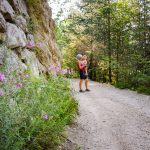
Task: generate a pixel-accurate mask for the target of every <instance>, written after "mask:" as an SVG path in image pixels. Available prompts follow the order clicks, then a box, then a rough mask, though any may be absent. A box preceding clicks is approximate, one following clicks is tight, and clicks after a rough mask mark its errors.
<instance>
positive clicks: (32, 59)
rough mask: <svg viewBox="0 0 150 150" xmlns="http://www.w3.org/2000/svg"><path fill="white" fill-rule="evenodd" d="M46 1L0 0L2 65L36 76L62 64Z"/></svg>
mask: <svg viewBox="0 0 150 150" xmlns="http://www.w3.org/2000/svg"><path fill="white" fill-rule="evenodd" d="M54 26H55V25H54V21H53V19H52V12H51V9H50V7H49V5H48V2H47V0H0V68H1V69H2V68H4V67H5V69H7V72H11V71H24V70H27V69H29V70H30V72H31V73H32V74H33V75H34V76H37V77H38V76H39V75H40V74H41V73H48V72H49V66H50V64H58V63H60V58H61V53H60V51H59V49H58V47H57V44H56V40H55V33H54Z"/></svg>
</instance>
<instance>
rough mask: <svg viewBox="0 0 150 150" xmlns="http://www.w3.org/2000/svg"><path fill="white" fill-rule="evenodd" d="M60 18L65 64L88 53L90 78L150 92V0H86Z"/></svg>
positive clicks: (73, 66)
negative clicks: (67, 14)
mask: <svg viewBox="0 0 150 150" xmlns="http://www.w3.org/2000/svg"><path fill="white" fill-rule="evenodd" d="M78 7H79V9H78V10H75V9H74V10H72V11H71V13H70V14H69V16H68V18H65V19H64V20H61V21H60V20H59V21H58V20H57V28H56V32H57V41H58V44H59V47H60V48H61V49H62V51H63V55H64V60H63V63H64V66H66V67H68V68H70V69H71V70H72V72H75V71H77V68H76V55H77V54H78V53H81V54H86V55H87V56H88V62H89V78H90V79H92V80H94V81H98V82H103V83H105V82H110V83H111V84H113V85H115V86H117V87H119V88H129V89H132V90H137V91H138V92H144V93H147V94H150V0H92V1H91V0H82V1H81V3H80V4H78Z"/></svg>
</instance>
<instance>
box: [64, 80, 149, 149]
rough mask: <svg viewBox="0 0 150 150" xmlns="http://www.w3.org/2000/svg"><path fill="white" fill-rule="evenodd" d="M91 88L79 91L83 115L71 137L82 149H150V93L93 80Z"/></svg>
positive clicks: (70, 129)
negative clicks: (139, 92)
mask: <svg viewBox="0 0 150 150" xmlns="http://www.w3.org/2000/svg"><path fill="white" fill-rule="evenodd" d="M73 87H74V88H75V91H78V80H73ZM90 89H91V90H92V91H91V92H85V93H78V92H76V93H75V97H76V99H77V100H78V101H79V113H80V115H79V116H78V118H77V120H76V122H75V124H74V125H72V127H71V128H69V129H68V131H69V132H68V134H69V140H70V141H71V142H72V143H74V145H78V147H80V149H81V150H150V96H146V95H142V94H137V93H136V92H133V91H129V90H120V89H117V88H115V87H113V86H111V85H107V84H99V83H97V82H92V81H90ZM65 150H73V148H67V147H66V148H65Z"/></svg>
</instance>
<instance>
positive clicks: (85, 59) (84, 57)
mask: <svg viewBox="0 0 150 150" xmlns="http://www.w3.org/2000/svg"><path fill="white" fill-rule="evenodd" d="M82 58H83V64H84V66H85V75H86V76H88V72H87V56H86V55H83V57H82Z"/></svg>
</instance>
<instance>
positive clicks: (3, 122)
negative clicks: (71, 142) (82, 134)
mask: <svg viewBox="0 0 150 150" xmlns="http://www.w3.org/2000/svg"><path fill="white" fill-rule="evenodd" d="M8 78H9V77H7V76H6V77H5V78H2V79H3V80H1V81H0V85H1V87H2V89H1V90H2V91H1V92H0V149H3V150H18V149H30V150H32V149H38V150H40V149H41V150H42V149H44V150H46V149H55V148H56V146H57V145H58V144H60V142H61V134H62V131H63V129H64V127H65V125H67V124H68V123H70V122H71V121H72V119H73V118H74V117H75V114H76V110H77V103H76V102H75V101H74V99H73V98H72V97H71V94H70V86H69V80H67V79H64V78H63V77H62V76H50V78H49V80H45V79H43V78H41V79H36V80H35V79H31V78H30V77H28V75H21V76H20V77H19V78H20V80H18V79H17V78H16V77H15V78H14V77H13V78H12V79H11V80H9V82H8V81H7V84H6V79H8ZM20 81H21V82H20Z"/></svg>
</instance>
